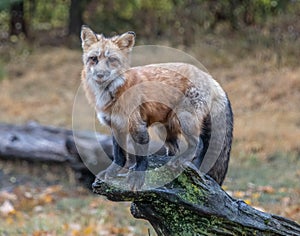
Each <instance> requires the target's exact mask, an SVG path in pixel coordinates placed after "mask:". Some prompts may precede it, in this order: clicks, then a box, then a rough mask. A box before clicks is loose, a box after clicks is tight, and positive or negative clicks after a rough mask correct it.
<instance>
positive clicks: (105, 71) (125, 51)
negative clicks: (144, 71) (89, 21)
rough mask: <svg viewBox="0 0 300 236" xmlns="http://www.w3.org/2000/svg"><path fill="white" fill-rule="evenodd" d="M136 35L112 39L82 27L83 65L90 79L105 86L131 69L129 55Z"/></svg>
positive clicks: (124, 35) (122, 35) (130, 33)
mask: <svg viewBox="0 0 300 236" xmlns="http://www.w3.org/2000/svg"><path fill="white" fill-rule="evenodd" d="M134 39H135V33H134V32H131V31H129V32H127V33H124V34H121V35H117V36H114V37H112V38H106V37H104V36H103V35H102V34H96V33H94V32H93V31H92V30H91V29H90V28H89V27H87V26H82V29H81V42H82V49H83V64H84V67H85V72H86V75H87V77H88V78H91V79H93V80H94V81H96V82H97V83H98V84H103V83H106V82H109V81H110V80H114V79H115V78H117V77H119V76H120V75H121V74H122V73H123V72H124V71H126V70H127V69H129V61H130V60H129V54H130V52H131V50H132V48H133V46H134V42H135V40H134Z"/></svg>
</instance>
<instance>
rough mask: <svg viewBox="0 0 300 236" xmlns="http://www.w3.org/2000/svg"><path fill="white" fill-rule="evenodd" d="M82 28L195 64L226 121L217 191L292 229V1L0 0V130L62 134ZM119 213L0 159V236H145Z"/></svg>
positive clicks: (296, 23) (52, 169)
mask: <svg viewBox="0 0 300 236" xmlns="http://www.w3.org/2000/svg"><path fill="white" fill-rule="evenodd" d="M82 24H87V25H89V26H90V27H91V28H92V29H93V30H94V31H96V32H97V33H104V34H105V35H106V36H113V35H116V34H119V33H123V32H126V31H129V30H132V31H135V32H136V35H137V36H136V45H147V44H151V45H165V46H169V47H173V48H177V49H180V50H183V51H185V52H186V53H188V54H190V55H192V56H193V57H195V58H196V59H197V60H198V61H200V62H201V63H202V64H203V65H204V66H205V67H206V68H207V70H208V71H209V72H210V73H211V74H212V75H213V77H214V78H215V79H216V80H217V81H218V82H219V83H220V84H221V85H222V86H223V87H224V89H225V90H226V92H227V93H228V96H229V98H230V99H231V102H232V107H233V111H234V114H235V130H234V143H233V148H232V156H231V163H230V167H229V173H228V176H227V179H226V181H225V183H224V189H225V190H226V191H227V192H228V193H229V194H231V195H232V196H234V197H236V198H241V199H243V200H245V201H246V202H247V203H249V204H251V205H253V206H255V207H258V208H259V209H262V210H265V211H268V212H271V213H274V214H280V215H282V216H286V217H289V218H291V219H293V220H296V221H298V222H300V185H299V180H300V144H299V138H300V67H299V64H300V63H299V58H300V1H299V0H252V1H251V0H218V1H217V0H165V1H158V0H144V1H141V0H129V1H123V0H83V1H79V0H53V1H44V0H23V1H21V0H1V2H0V55H1V57H0V122H1V123H11V124H24V123H26V122H28V121H36V122H39V123H41V124H43V125H53V126H57V127H63V128H69V129H70V128H71V126H72V105H73V101H74V97H75V94H76V91H77V89H78V87H79V86H80V72H81V68H82V63H81V46H80V37H79V35H80V28H81V25H82ZM144 56H145V57H147V55H144ZM128 208H129V204H127V203H111V202H109V201H107V200H105V199H104V198H101V197H99V196H94V195H92V194H91V192H90V191H89V190H87V189H86V188H84V187H82V186H80V184H78V183H77V182H76V181H75V178H74V174H73V172H72V170H71V169H68V167H66V166H56V165H46V164H36V163H28V162H24V161H9V160H2V159H0V215H1V219H2V218H3V219H4V220H1V221H0V235H1V236H2V235H19V234H20V235H148V231H149V232H150V234H151V235H155V233H154V232H153V229H152V228H151V226H150V225H149V224H148V223H147V222H145V221H141V220H135V219H134V218H133V217H131V216H130V213H129V210H128ZM49 217H51V222H50V221H49Z"/></svg>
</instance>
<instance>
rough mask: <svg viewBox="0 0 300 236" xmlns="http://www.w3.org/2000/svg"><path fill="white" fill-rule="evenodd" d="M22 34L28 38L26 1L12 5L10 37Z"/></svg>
mask: <svg viewBox="0 0 300 236" xmlns="http://www.w3.org/2000/svg"><path fill="white" fill-rule="evenodd" d="M22 33H23V34H24V35H25V36H27V28H26V22H25V19H24V1H13V3H11V5H10V35H20V34H22Z"/></svg>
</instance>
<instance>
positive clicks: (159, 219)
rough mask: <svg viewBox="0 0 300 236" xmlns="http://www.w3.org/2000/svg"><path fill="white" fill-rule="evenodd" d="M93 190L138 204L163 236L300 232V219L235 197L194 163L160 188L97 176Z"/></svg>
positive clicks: (139, 214) (134, 207) (136, 209)
mask: <svg viewBox="0 0 300 236" xmlns="http://www.w3.org/2000/svg"><path fill="white" fill-rule="evenodd" d="M153 160H155V158H153V159H152V160H151V161H153ZM151 161H150V162H151ZM152 164H153V163H152ZM93 190H94V192H95V193H97V194H100V195H103V196H106V197H107V198H108V199H109V200H111V201H130V202H132V204H131V213H132V215H133V216H134V217H135V218H141V219H145V220H148V221H149V222H150V223H151V225H152V226H153V228H154V229H155V231H156V233H157V234H158V235H159V236H169V235H172V236H173V235H251V236H252V235H298V236H299V235H300V225H298V224H297V223H295V222H293V221H291V220H289V219H286V218H283V217H280V216H276V215H272V214H269V213H265V212H261V211H258V210H256V209H254V208H252V207H251V206H249V205H247V204H246V203H245V202H244V201H241V200H236V199H233V198H232V197H230V196H229V195H228V194H227V193H226V192H225V191H223V190H222V188H221V187H220V186H219V185H218V184H217V183H216V182H215V181H214V180H213V179H212V178H210V177H209V176H208V175H203V174H202V173H200V172H199V171H198V170H197V169H196V168H195V167H193V166H192V165H190V166H188V167H186V169H185V170H184V171H183V172H182V173H181V174H180V175H179V176H178V177H177V178H175V179H174V180H173V181H171V182H170V183H168V184H166V185H165V186H162V187H158V188H155V189H149V190H146V191H136V192H133V191H130V190H126V189H124V186H123V184H121V185H119V186H118V184H116V183H114V184H110V183H107V182H104V181H103V180H101V179H99V178H97V179H96V180H95V182H94V184H93Z"/></svg>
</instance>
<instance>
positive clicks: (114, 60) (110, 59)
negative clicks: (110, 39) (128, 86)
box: [108, 57, 119, 63]
mask: <svg viewBox="0 0 300 236" xmlns="http://www.w3.org/2000/svg"><path fill="white" fill-rule="evenodd" d="M108 61H109V62H110V63H114V62H118V61H119V59H118V58H116V57H109V58H108Z"/></svg>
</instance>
